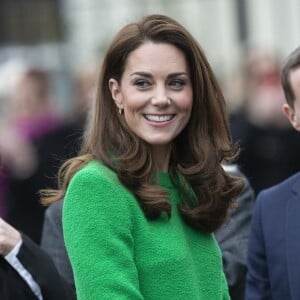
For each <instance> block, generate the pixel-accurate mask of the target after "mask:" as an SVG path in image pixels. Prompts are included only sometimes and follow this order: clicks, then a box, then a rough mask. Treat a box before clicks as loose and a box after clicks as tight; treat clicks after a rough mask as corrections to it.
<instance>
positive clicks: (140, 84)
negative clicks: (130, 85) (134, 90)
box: [134, 79, 150, 89]
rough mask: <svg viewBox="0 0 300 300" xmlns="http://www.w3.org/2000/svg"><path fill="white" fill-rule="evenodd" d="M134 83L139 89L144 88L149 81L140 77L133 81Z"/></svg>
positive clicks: (147, 85) (148, 84)
mask: <svg viewBox="0 0 300 300" xmlns="http://www.w3.org/2000/svg"><path fill="white" fill-rule="evenodd" d="M134 85H135V86H137V87H138V88H140V89H145V88H147V87H149V86H150V83H149V82H148V81H147V80H144V79H141V80H137V81H136V82H135V83H134Z"/></svg>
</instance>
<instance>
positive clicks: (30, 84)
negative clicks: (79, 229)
mask: <svg viewBox="0 0 300 300" xmlns="http://www.w3.org/2000/svg"><path fill="white" fill-rule="evenodd" d="M5 67H6V68H7V64H6V65H5ZM97 67H98V66H97V65H92V64H87V65H85V66H83V67H81V68H80V69H78V70H76V71H74V74H73V78H72V79H73V87H74V95H75V96H74V98H73V99H71V103H72V105H71V107H72V109H71V110H70V111H69V112H68V113H63V112H62V111H61V109H59V107H58V105H57V101H54V100H55V99H53V94H54V93H53V91H52V90H51V86H52V85H51V73H50V72H49V71H47V70H45V69H43V68H40V67H37V66H33V65H32V66H31V65H27V64H23V65H22V67H20V66H19V67H16V64H14V63H12V64H11V68H13V70H14V72H15V73H14V74H12V73H11V71H10V72H6V74H8V73H9V74H10V75H9V76H11V78H10V79H11V80H10V81H9V85H8V86H5V87H3V90H2V91H0V95H1V100H0V106H1V112H2V114H1V121H0V124H1V127H0V153H1V156H2V166H1V169H0V217H2V218H3V219H4V220H6V221H7V222H8V223H10V224H11V225H12V226H14V227H15V228H17V229H19V230H21V231H22V232H24V233H25V234H27V235H28V236H29V237H31V238H32V239H33V240H34V241H35V242H37V243H40V239H41V231H42V224H43V217H44V211H45V206H43V205H42V204H41V203H40V201H39V190H40V189H45V188H54V187H55V186H56V179H55V176H56V174H57V171H58V168H59V166H60V165H61V164H62V162H63V161H65V160H66V159H67V158H69V157H71V156H74V155H75V154H76V153H77V152H78V149H79V145H80V139H81V137H82V131H83V128H84V124H85V119H86V115H87V109H88V107H89V105H90V103H91V101H92V96H93V93H94V91H95V80H96V73H97V71H96V70H97ZM0 74H1V65H0ZM6 82H8V81H6ZM4 88H5V89H4Z"/></svg>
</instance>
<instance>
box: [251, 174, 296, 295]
mask: <svg viewBox="0 0 300 300" xmlns="http://www.w3.org/2000/svg"><path fill="white" fill-rule="evenodd" d="M299 282H300V173H297V174H295V175H293V176H292V177H290V178H288V179H287V180H285V181H283V182H282V183H280V184H278V185H276V186H274V187H271V188H269V189H266V190H263V191H262V192H261V193H260V194H259V195H258V197H257V200H256V204H255V208H254V214H253V219H252V228H251V235H250V240H249V249H248V275H247V288H246V299H249V300H257V299H272V300H290V299H292V300H299V299H300V285H299Z"/></svg>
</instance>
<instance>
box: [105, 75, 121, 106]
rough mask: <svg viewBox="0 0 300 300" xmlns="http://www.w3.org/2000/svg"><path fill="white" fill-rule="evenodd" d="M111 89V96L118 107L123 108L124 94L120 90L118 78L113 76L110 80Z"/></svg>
mask: <svg viewBox="0 0 300 300" xmlns="http://www.w3.org/2000/svg"><path fill="white" fill-rule="evenodd" d="M108 85H109V89H110V92H111V96H112V98H113V100H114V102H115V104H116V106H117V107H118V109H123V103H122V95H121V92H120V86H119V83H118V81H117V80H116V79H114V78H111V79H109V81H108Z"/></svg>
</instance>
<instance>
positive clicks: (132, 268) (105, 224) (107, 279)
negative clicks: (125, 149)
mask: <svg viewBox="0 0 300 300" xmlns="http://www.w3.org/2000/svg"><path fill="white" fill-rule="evenodd" d="M126 194H128V193H126V192H124V188H123V187H122V186H121V185H119V184H117V182H116V180H115V182H114V180H113V179H111V178H110V177H109V176H104V174H103V173H101V172H97V171H96V170H94V169H92V170H90V169H89V170H85V169H83V170H81V171H79V172H78V173H77V174H76V175H75V176H74V178H73V179H72V180H71V182H70V185H69V188H68V190H67V193H66V197H65V200H64V208H63V231H64V238H65V243H66V247H67V251H68V255H69V257H70V261H71V264H72V268H73V271H74V277H75V285H76V292H77V299H78V300H97V299H143V297H142V295H141V293H140V291H139V279H138V273H137V269H136V265H135V261H134V241H133V236H132V231H133V225H132V217H131V211H130V208H129V205H128V200H129V199H128V198H127V199H126ZM127 197H129V196H128V195H127Z"/></svg>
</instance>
